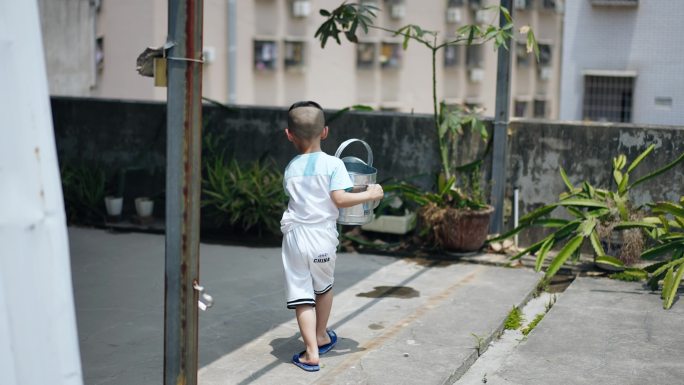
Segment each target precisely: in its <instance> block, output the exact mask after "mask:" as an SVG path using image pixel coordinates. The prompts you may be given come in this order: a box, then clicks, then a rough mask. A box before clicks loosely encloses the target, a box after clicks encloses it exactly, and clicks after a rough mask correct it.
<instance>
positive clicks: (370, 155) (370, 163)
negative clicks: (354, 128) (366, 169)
mask: <svg viewBox="0 0 684 385" xmlns="http://www.w3.org/2000/svg"><path fill="white" fill-rule="evenodd" d="M354 142H361V143H362V144H363V145H364V147H366V151H368V162H367V163H366V164H367V165H368V166H373V150H371V148H370V146H369V145H368V143H366V142H364V141H363V140H361V139H347V140H345V141H344V142H342V144H340V147H338V148H337V151H335V157H337V158H339V157H340V155H341V154H342V151H344V149H345V148H347V146H348V145H350V144H352V143H354Z"/></svg>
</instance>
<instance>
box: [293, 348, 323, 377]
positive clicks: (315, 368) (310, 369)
mask: <svg viewBox="0 0 684 385" xmlns="http://www.w3.org/2000/svg"><path fill="white" fill-rule="evenodd" d="M305 352H306V351H303V352H301V353H297V354H295V355H294V356H292V363H293V364H295V365H297V366H299V367H300V368H302V369H304V370H306V371H307V372H317V371H319V370H321V366H320V365H312V364H307V363H306V362H302V361H300V360H299V357H301V356H302V354H304V353H305Z"/></svg>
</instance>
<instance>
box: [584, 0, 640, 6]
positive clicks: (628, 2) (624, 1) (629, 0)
mask: <svg viewBox="0 0 684 385" xmlns="http://www.w3.org/2000/svg"><path fill="white" fill-rule="evenodd" d="M591 4H592V5H609V6H628V7H636V6H638V5H639V0H591Z"/></svg>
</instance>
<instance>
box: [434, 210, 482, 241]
mask: <svg viewBox="0 0 684 385" xmlns="http://www.w3.org/2000/svg"><path fill="white" fill-rule="evenodd" d="M493 212H494V207H492V206H488V207H487V208H485V209H482V210H477V211H473V210H462V209H454V208H445V209H444V214H443V216H442V217H441V218H440V221H439V223H438V224H436V225H435V227H434V234H435V237H436V238H437V242H438V243H439V244H440V245H441V246H442V247H444V248H445V249H449V250H460V251H477V250H480V249H481V248H482V246H483V245H484V243H485V241H486V240H487V234H489V221H490V219H491V216H492V213H493Z"/></svg>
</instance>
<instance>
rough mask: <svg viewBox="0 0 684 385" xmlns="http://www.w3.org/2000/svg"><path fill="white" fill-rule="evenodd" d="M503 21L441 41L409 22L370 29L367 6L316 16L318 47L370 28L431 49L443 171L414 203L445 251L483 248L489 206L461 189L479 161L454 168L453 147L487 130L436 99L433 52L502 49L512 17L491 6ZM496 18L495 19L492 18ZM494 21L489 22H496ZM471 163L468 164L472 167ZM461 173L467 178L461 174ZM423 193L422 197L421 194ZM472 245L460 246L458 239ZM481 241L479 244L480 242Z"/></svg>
mask: <svg viewBox="0 0 684 385" xmlns="http://www.w3.org/2000/svg"><path fill="white" fill-rule="evenodd" d="M490 9H494V10H496V11H497V14H500V15H501V16H502V17H504V18H505V19H506V21H507V23H506V24H505V25H504V26H503V27H499V26H497V25H494V24H484V25H474V24H473V25H464V26H462V27H460V28H459V29H458V30H457V36H456V37H454V38H452V39H450V40H447V41H444V42H443V41H442V40H440V39H439V33H438V32H435V31H428V30H425V29H423V28H421V27H420V26H418V25H413V24H409V25H406V26H403V27H401V28H398V29H390V28H384V27H379V26H375V25H373V18H375V16H376V12H377V11H378V8H377V7H375V6H373V5H367V4H349V3H343V4H341V5H340V6H339V7H337V8H335V9H334V10H332V11H328V10H325V9H322V10H321V11H320V14H321V15H322V16H324V17H326V18H327V20H326V21H325V22H323V24H321V26H320V27H319V28H318V30H317V31H316V34H315V37H318V38H319V39H320V41H321V47H323V48H324V47H325V44H326V42H327V40H328V39H329V38H333V39H335V41H337V43H338V44H340V43H341V39H340V36H339V35H340V34H341V33H342V34H343V35H344V37H346V39H347V40H348V41H350V42H352V43H357V42H358V41H359V39H358V37H357V32H358V31H359V27H360V29H361V30H363V31H364V32H365V33H367V32H368V30H369V29H377V30H381V31H385V32H389V33H391V34H392V35H393V36H395V37H401V38H403V48H404V49H407V48H408V44H409V42H410V41H415V42H417V43H420V45H421V46H424V47H426V48H427V49H429V50H430V52H431V55H432V100H433V118H434V126H435V130H436V133H437V138H438V147H439V148H438V151H439V157H440V161H441V171H440V173H439V176H438V178H437V180H438V182H437V183H436V186H437V187H436V190H437V193H432V192H424V193H423V194H418V195H416V196H414V197H415V198H417V200H416V202H417V203H419V204H421V205H422V208H421V209H420V212H419V217H420V218H421V219H422V221H423V223H424V224H425V227H426V228H428V229H431V232H432V239H434V240H435V241H436V242H437V244H438V245H439V246H442V247H445V248H449V249H459V250H477V249H479V248H481V247H482V245H483V244H484V241H485V238H486V235H487V232H488V228H489V217H490V216H491V213H492V212H493V208H492V207H491V206H489V205H487V204H486V203H485V202H484V200H483V199H480V198H479V197H474V196H471V195H469V193H468V191H467V189H465V188H463V187H464V183H466V181H473V180H475V179H477V180H478V186H479V179H480V178H481V174H480V169H479V165H480V163H481V160H478V161H475V162H473V163H472V164H477V168H472V169H468V166H470V165H466V166H463V167H465V169H464V168H463V167H457V165H456V164H455V163H456V159H457V148H458V147H457V144H458V138H459V137H460V135H462V134H463V131H464V129H466V128H470V129H472V130H473V131H475V132H476V133H478V134H480V135H481V136H482V139H483V140H485V141H486V140H487V138H488V132H487V130H486V127H485V125H484V123H483V122H482V121H481V120H479V119H478V118H477V114H476V112H477V111H472V110H470V109H467V108H465V107H461V106H456V107H448V106H447V105H446V104H445V103H444V102H441V103H440V102H438V99H437V71H436V62H437V53H438V52H439V51H440V50H441V49H443V48H446V47H448V46H454V45H479V44H484V43H486V42H488V41H493V42H494V45H495V47H496V48H499V47H501V46H503V47H504V48H506V49H507V48H508V47H507V45H506V42H507V41H509V40H510V38H511V37H512V33H511V30H512V29H513V22H512V20H511V16H510V13H509V12H508V10H507V9H506V8H503V7H490ZM495 18H496V17H493V19H495ZM494 21H495V20H492V22H494ZM520 32H521V33H524V34H526V35H527V49H528V52H532V51H534V52H535V53H536V54H537V56H538V55H539V49H538V47H537V43H536V40H535V38H534V34H533V32H532V30H531V29H530V28H529V27H523V28H521V29H520ZM472 164H471V165H472ZM463 171H465V172H466V175H465V176H464V175H459V174H460V173H461V172H463ZM421 195H422V196H421ZM475 229H480V232H482V234H478V235H477V236H474V235H473V234H466V233H465V232H466V231H471V230H475ZM465 239H468V240H471V241H472V242H467V243H465V242H461V241H462V240H465ZM480 239H481V241H479V240H480Z"/></svg>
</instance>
